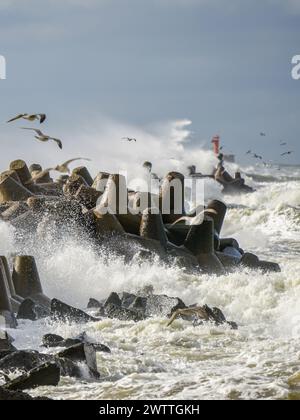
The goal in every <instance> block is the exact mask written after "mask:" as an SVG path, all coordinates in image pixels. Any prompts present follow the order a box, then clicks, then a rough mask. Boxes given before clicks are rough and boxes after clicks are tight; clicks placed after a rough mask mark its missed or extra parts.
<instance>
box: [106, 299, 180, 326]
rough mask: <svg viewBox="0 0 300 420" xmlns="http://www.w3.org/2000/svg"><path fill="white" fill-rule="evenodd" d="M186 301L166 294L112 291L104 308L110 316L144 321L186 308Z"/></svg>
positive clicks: (124, 319) (122, 319) (123, 319)
mask: <svg viewBox="0 0 300 420" xmlns="http://www.w3.org/2000/svg"><path fill="white" fill-rule="evenodd" d="M185 307H186V306H185V304H184V302H183V301H182V300H181V299H179V298H172V297H169V296H166V295H154V294H149V295H148V296H136V295H135V294H132V293H127V292H123V293H120V294H118V293H115V292H113V293H111V294H110V296H109V298H108V299H107V301H106V302H105V305H104V308H105V313H106V315H107V316H108V317H109V318H116V319H119V320H121V321H135V322H138V321H142V320H143V319H145V318H149V317H156V316H157V317H166V316H170V315H171V314H172V313H173V312H175V311H176V310H177V309H181V308H185Z"/></svg>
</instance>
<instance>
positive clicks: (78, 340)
mask: <svg viewBox="0 0 300 420" xmlns="http://www.w3.org/2000/svg"><path fill="white" fill-rule="evenodd" d="M82 343H83V344H89V345H91V346H93V347H94V349H95V351H96V352H104V353H111V350H110V349H109V348H108V347H107V346H105V345H104V344H100V343H95V342H92V341H91V340H89V339H88V337H87V335H86V333H82V334H80V335H79V336H78V337H75V338H67V339H64V338H63V337H61V336H59V335H55V334H46V335H45V336H44V337H43V341H42V346H43V347H47V348H52V347H64V348H69V347H72V346H75V345H77V344H82Z"/></svg>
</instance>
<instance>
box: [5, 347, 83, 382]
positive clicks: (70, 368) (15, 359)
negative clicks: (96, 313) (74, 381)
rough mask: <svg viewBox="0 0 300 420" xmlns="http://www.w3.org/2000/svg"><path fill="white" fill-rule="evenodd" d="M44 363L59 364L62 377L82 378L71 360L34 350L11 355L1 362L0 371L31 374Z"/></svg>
mask: <svg viewBox="0 0 300 420" xmlns="http://www.w3.org/2000/svg"><path fill="white" fill-rule="evenodd" d="M44 363H57V364H58V365H59V366H60V370H61V375H62V376H70V377H75V378H81V377H82V374H81V370H80V368H79V366H77V365H76V364H75V363H73V362H72V361H71V360H69V359H63V358H59V357H57V356H54V355H51V354H43V353H39V352H37V351H33V350H20V351H15V352H13V353H10V354H9V355H7V356H6V357H4V358H3V359H1V360H0V371H3V372H4V373H5V374H9V373H11V372H15V371H16V370H19V371H21V372H29V371H30V370H32V369H35V368H37V367H39V366H41V365H43V364H44Z"/></svg>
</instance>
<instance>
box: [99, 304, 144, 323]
mask: <svg viewBox="0 0 300 420" xmlns="http://www.w3.org/2000/svg"><path fill="white" fill-rule="evenodd" d="M105 312H106V315H107V316H108V317H109V318H114V319H118V320H120V321H134V322H138V321H142V320H143V319H145V317H144V314H143V313H142V312H140V311H136V310H132V309H127V308H124V307H120V306H117V305H114V304H113V303H109V304H108V305H106V306H105Z"/></svg>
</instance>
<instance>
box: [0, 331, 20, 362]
mask: <svg viewBox="0 0 300 420" xmlns="http://www.w3.org/2000/svg"><path fill="white" fill-rule="evenodd" d="M16 350H17V349H16V348H15V347H14V346H13V345H12V339H11V337H9V335H8V334H7V332H6V331H3V330H0V359H2V358H3V357H5V356H7V355H8V354H10V353H12V352H14V351H16Z"/></svg>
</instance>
